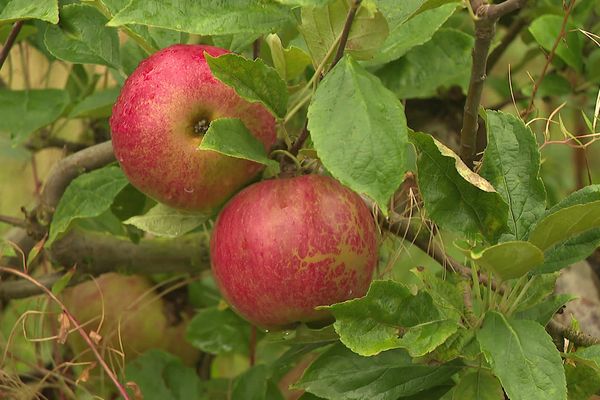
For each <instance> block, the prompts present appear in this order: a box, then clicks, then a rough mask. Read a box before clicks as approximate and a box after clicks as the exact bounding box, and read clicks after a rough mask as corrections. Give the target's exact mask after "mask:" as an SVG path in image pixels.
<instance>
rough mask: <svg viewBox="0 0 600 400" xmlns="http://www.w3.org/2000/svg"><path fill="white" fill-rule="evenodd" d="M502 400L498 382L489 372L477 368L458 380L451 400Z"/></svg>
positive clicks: (502, 395) (500, 386)
mask: <svg viewBox="0 0 600 400" xmlns="http://www.w3.org/2000/svg"><path fill="white" fill-rule="evenodd" d="M467 399H468V400H504V392H503V391H502V385H500V381H498V379H497V378H496V377H495V376H494V375H492V374H491V373H490V372H488V371H486V370H484V369H482V368H479V369H478V370H477V371H472V372H468V373H466V374H465V375H463V376H462V377H461V378H460V381H458V384H457V385H456V389H454V394H453V396H452V400H467Z"/></svg>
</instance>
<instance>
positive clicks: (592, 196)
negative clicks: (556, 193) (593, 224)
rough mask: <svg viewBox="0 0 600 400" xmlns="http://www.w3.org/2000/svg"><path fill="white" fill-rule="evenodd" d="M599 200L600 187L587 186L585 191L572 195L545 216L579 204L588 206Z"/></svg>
mask: <svg viewBox="0 0 600 400" xmlns="http://www.w3.org/2000/svg"><path fill="white" fill-rule="evenodd" d="M598 200H600V185H590V186H586V187H584V188H583V189H580V190H578V191H576V192H574V193H571V194H570V195H569V196H567V197H565V198H564V199H562V200H561V201H559V202H558V203H557V204H555V205H554V206H553V207H552V208H550V209H549V210H548V211H547V212H546V214H545V216H548V215H551V214H554V213H555V212H557V211H560V210H562V209H563V208H567V207H571V206H574V205H578V204H587V203H591V202H593V201H598Z"/></svg>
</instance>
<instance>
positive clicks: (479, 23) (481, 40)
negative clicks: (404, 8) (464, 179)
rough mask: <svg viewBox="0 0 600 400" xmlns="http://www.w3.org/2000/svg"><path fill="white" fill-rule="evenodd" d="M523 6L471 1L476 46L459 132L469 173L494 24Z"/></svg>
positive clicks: (512, 0) (515, 0) (510, 0)
mask: <svg viewBox="0 0 600 400" xmlns="http://www.w3.org/2000/svg"><path fill="white" fill-rule="evenodd" d="M525 2H526V0H505V1H504V2H503V3H500V4H484V3H483V2H482V1H481V0H471V7H472V8H473V12H474V14H475V46H474V47H473V55H472V58H473V65H472V67H471V79H470V81H469V90H468V92H467V99H466V101H465V109H464V114H463V126H462V129H461V132H460V157H461V158H462V160H463V161H464V162H465V164H466V165H467V166H468V167H469V168H471V169H472V168H473V163H474V161H475V155H476V146H477V130H478V128H479V121H478V118H479V114H478V111H479V105H480V104H481V93H482V92H483V84H484V82H485V80H486V70H487V58H488V53H489V50H490V45H491V43H492V39H493V38H494V34H495V31H496V22H497V21H498V19H499V18H500V17H501V16H503V15H505V14H507V13H509V12H511V11H514V10H516V9H517V8H519V7H521V6H522V5H523V4H525Z"/></svg>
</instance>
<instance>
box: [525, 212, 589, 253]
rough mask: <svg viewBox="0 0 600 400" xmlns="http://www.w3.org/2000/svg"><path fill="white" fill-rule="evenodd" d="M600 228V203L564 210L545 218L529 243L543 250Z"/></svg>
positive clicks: (535, 229) (539, 223)
mask: <svg viewBox="0 0 600 400" xmlns="http://www.w3.org/2000/svg"><path fill="white" fill-rule="evenodd" d="M595 228H600V201H594V202H591V203H587V204H577V205H574V206H570V207H567V208H563V209H561V210H559V211H556V212H555V213H553V214H550V215H548V216H546V217H545V218H543V219H542V220H541V221H540V222H538V224H537V225H536V226H535V227H534V228H533V231H532V232H531V234H530V235H529V241H530V242H531V243H533V244H535V245H536V246H537V247H539V248H540V249H542V250H544V251H545V250H547V249H548V248H550V247H551V246H553V245H555V244H557V243H559V242H561V241H563V240H565V239H570V238H572V237H573V236H576V235H579V234H580V233H583V232H585V231H587V230H589V229H595Z"/></svg>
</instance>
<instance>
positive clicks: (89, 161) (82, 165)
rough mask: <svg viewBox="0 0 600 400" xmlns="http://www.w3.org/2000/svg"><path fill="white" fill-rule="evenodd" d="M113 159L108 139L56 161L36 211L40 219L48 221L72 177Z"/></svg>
mask: <svg viewBox="0 0 600 400" xmlns="http://www.w3.org/2000/svg"><path fill="white" fill-rule="evenodd" d="M113 161H116V159H115V155H114V153H113V148H112V142H111V141H110V140H109V141H107V142H104V143H100V144H96V145H94V146H90V147H88V148H86V149H83V150H81V151H78V152H77V153H74V154H72V155H70V156H68V157H66V158H63V159H62V160H60V161H59V162H57V163H56V165H55V166H54V168H52V170H51V171H50V174H49V175H48V178H47V179H46V183H45V185H44V189H43V190H42V195H41V204H40V206H39V207H38V213H37V215H38V218H39V219H40V221H49V217H51V215H52V213H54V209H55V208H56V206H57V205H58V202H59V201H60V198H61V197H62V195H63V193H64V192H65V190H66V189H67V186H69V183H71V181H72V180H73V179H75V178H77V177H78V176H79V175H81V174H83V173H84V172H88V171H91V170H94V169H98V168H101V167H104V166H105V165H107V164H110V163H111V162H113Z"/></svg>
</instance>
